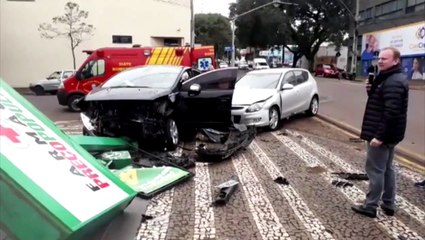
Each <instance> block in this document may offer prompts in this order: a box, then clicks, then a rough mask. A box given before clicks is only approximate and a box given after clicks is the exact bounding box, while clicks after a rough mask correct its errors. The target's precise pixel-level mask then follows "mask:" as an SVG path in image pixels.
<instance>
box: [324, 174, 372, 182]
mask: <svg viewBox="0 0 425 240" xmlns="http://www.w3.org/2000/svg"><path fill="white" fill-rule="evenodd" d="M332 174H334V175H338V177H339V178H342V179H345V180H358V181H367V180H369V177H368V176H367V174H365V173H346V172H334V173H332Z"/></svg>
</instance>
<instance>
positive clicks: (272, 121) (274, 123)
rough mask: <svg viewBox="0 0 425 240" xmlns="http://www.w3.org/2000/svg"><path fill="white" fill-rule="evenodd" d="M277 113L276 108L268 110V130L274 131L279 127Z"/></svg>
mask: <svg viewBox="0 0 425 240" xmlns="http://www.w3.org/2000/svg"><path fill="white" fill-rule="evenodd" d="M279 120H280V116H279V111H278V108H277V107H271V108H270V109H269V130H272V131H273V130H276V129H277V128H278V127H279Z"/></svg>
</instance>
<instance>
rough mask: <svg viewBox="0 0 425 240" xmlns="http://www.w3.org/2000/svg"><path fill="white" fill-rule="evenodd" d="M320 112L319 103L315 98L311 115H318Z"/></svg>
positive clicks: (312, 102)
mask: <svg viewBox="0 0 425 240" xmlns="http://www.w3.org/2000/svg"><path fill="white" fill-rule="evenodd" d="M318 110H319V103H318V102H317V99H316V98H313V100H312V101H311V113H313V114H314V115H316V114H317V111H318Z"/></svg>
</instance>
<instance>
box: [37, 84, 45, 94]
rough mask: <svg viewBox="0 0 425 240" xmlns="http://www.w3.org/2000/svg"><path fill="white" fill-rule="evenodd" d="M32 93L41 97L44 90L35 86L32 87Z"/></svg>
mask: <svg viewBox="0 0 425 240" xmlns="http://www.w3.org/2000/svg"><path fill="white" fill-rule="evenodd" d="M34 93H35V95H37V96H41V95H44V94H45V91H44V88H43V87H42V86H36V87H34Z"/></svg>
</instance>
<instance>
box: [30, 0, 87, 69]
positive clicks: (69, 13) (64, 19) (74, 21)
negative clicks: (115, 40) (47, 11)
mask: <svg viewBox="0 0 425 240" xmlns="http://www.w3.org/2000/svg"><path fill="white" fill-rule="evenodd" d="M88 16H89V12H88V11H84V10H80V6H79V5H78V4H77V3H73V2H68V3H66V4H65V14H64V15H62V16H57V17H53V18H52V23H42V24H40V25H39V27H38V31H39V32H40V34H41V37H43V38H46V39H54V38H57V37H66V38H68V39H69V43H70V47H71V52H72V60H73V64H74V69H75V68H76V65H75V49H76V48H77V47H78V45H80V44H81V42H83V40H84V37H85V36H87V35H93V32H94V30H95V28H94V27H93V25H91V24H87V23H86V22H85V20H86V19H87V18H88Z"/></svg>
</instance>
